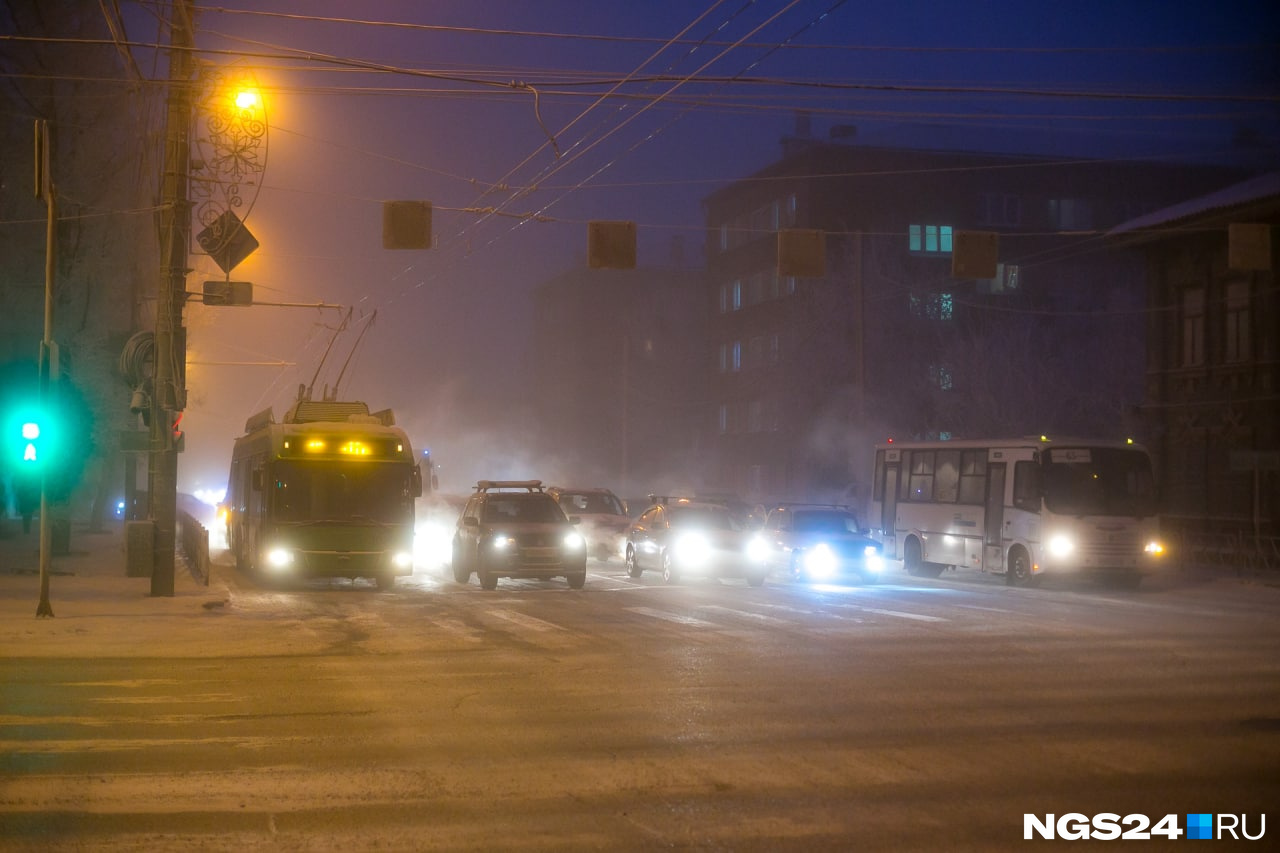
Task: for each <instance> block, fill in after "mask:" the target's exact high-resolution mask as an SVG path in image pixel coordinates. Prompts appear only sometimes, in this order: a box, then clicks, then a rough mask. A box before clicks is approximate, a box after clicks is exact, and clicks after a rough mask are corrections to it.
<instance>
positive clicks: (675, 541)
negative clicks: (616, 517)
mask: <svg viewBox="0 0 1280 853" xmlns="http://www.w3.org/2000/svg"><path fill="white" fill-rule="evenodd" d="M748 543H749V534H748V532H747V531H746V529H745V528H744V527H743V526H742V524H741V522H739V521H738V519H737V518H735V517H734V515H733V513H731V512H730V511H729V508H728V507H726V506H724V505H723V504H719V503H703V502H700V501H696V500H691V499H688V498H656V499H655V502H654V503H653V504H652V505H651V506H650V507H649V508H648V509H646V510H645V511H644V512H643V513H641V514H640V517H639V518H637V519H636V520H635V521H634V522H632V524H631V527H630V528H629V529H628V530H627V545H626V549H627V550H626V559H627V574H629V575H630V576H631V577H633V578H638V577H640V576H641V575H642V574H643V573H644V571H645V570H646V569H649V570H653V571H659V572H662V579H663V580H664V581H666V582H667V583H675V582H676V581H677V580H678V579H679V578H680V577H682V576H684V575H706V576H713V577H714V576H720V577H745V578H746V579H747V583H749V584H750V585H751V586H760V585H761V584H763V583H764V578H765V573H766V571H767V569H766V567H765V566H764V565H763V564H762V563H760V562H757V561H753V560H751V558H750V557H749V556H748V553H747V546H748Z"/></svg>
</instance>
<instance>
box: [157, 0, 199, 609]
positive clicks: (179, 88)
mask: <svg viewBox="0 0 1280 853" xmlns="http://www.w3.org/2000/svg"><path fill="white" fill-rule="evenodd" d="M193 10H194V0H175V2H174V4H173V19H172V21H171V22H170V37H169V95H168V109H167V113H166V116H165V135H164V140H165V141H164V174H163V176H162V183H161V193H162V194H161V224H160V266H161V269H160V284H159V288H158V291H157V299H156V331H155V365H154V380H155V381H154V386H155V387H154V392H153V393H152V396H151V436H150V438H151V447H150V458H149V464H148V472H147V475H148V491H149V498H150V506H151V519H152V521H153V523H154V526H155V529H154V540H153V542H154V545H153V551H152V557H153V559H152V565H151V594H152V595H153V596H156V595H168V596H172V595H173V569H174V548H175V543H176V538H177V537H176V533H175V528H176V526H177V514H178V513H177V506H178V447H177V442H176V436H175V435H174V422H175V420H176V418H177V413H178V412H181V411H182V410H183V409H184V408H186V396H187V390H186V386H185V378H186V358H187V347H186V334H185V331H186V330H185V329H184V328H183V326H182V307H183V305H184V303H185V302H186V293H187V247H188V245H189V244H190V239H191V238H190V230H191V203H190V201H189V200H188V198H187V176H188V173H189V170H190V161H191V141H190V138H189V135H190V132H191V86H192V74H191V69H192V65H193V61H192V48H193V47H194V46H195V39H194V36H193V33H192V18H193Z"/></svg>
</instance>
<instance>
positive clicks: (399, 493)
mask: <svg viewBox="0 0 1280 853" xmlns="http://www.w3.org/2000/svg"><path fill="white" fill-rule="evenodd" d="M273 474H274V483H273V485H274V489H273V492H274V505H273V509H274V515H275V518H276V519H277V520H278V521H281V522H284V523H286V524H287V523H297V522H314V521H324V522H331V523H369V522H375V523H378V524H403V523H405V522H408V521H411V520H412V512H413V498H412V497H411V491H410V472H409V469H408V467H407V466H404V465H388V464H379V463H369V462H356V461H353V462H349V463H346V462H344V463H339V464H335V463H334V462H332V461H327V462H318V461H307V460H298V461H292V460H289V461H280V462H277V463H276V465H275V467H274V470H273Z"/></svg>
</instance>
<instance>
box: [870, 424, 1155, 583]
mask: <svg viewBox="0 0 1280 853" xmlns="http://www.w3.org/2000/svg"><path fill="white" fill-rule="evenodd" d="M869 521H870V523H871V524H872V525H873V526H875V528H876V534H877V537H878V538H879V539H880V541H881V543H882V546H883V548H884V554H885V556H886V558H890V559H897V560H901V561H902V562H903V565H904V568H905V569H906V570H907V571H908V572H910V573H911V574H914V575H923V576H931V577H937V576H938V575H939V574H941V573H942V571H943V570H944V569H946V568H973V569H978V570H980V571H984V572H993V573H997V574H1003V575H1004V576H1005V580H1006V582H1007V583H1009V584H1033V583H1036V582H1038V581H1039V580H1040V578H1041V577H1042V576H1043V575H1044V574H1045V573H1058V572H1066V571H1084V572H1097V573H1104V574H1107V575H1109V576H1111V577H1113V578H1115V579H1116V580H1118V581H1120V582H1123V583H1128V584H1131V585H1132V584H1136V583H1138V582H1139V580H1140V579H1141V578H1142V576H1143V574H1145V573H1147V572H1149V571H1151V570H1152V569H1154V568H1156V567H1157V566H1159V565H1160V564H1161V562H1162V560H1163V558H1164V550H1165V549H1164V546H1163V545H1162V544H1161V539H1160V535H1159V534H1160V523H1159V517H1158V515H1157V512H1156V490H1155V478H1154V476H1153V473H1152V467H1151V458H1150V456H1149V455H1148V453H1147V451H1146V450H1144V449H1143V448H1142V447H1140V446H1139V445H1136V444H1134V443H1132V442H1131V441H1114V442H1108V441H1085V440H1078V439H1057V440H1052V441H1051V440H1049V439H1048V438H1045V437H1040V438H1029V439H1005V440H954V441H922V442H902V443H894V442H890V443H886V444H880V445H877V446H876V455H875V474H874V481H873V483H872V504H871V511H870V518H869Z"/></svg>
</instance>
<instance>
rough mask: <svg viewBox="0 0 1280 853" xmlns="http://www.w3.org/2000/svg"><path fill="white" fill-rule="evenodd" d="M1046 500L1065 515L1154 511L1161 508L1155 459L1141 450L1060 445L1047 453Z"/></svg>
mask: <svg viewBox="0 0 1280 853" xmlns="http://www.w3.org/2000/svg"><path fill="white" fill-rule="evenodd" d="M1046 456H1047V460H1046V462H1045V465H1044V503H1045V506H1046V507H1048V508H1049V510H1051V511H1052V512H1058V513H1063V514H1065V515H1111V516H1115V515H1122V516H1148V515H1154V514H1155V511H1156V487H1155V478H1154V477H1153V476H1152V473H1151V460H1150V459H1149V458H1148V457H1147V455H1146V454H1145V453H1143V452H1142V451H1139V450H1121V449H1117V448H1101V447H1090V448H1058V447H1055V448H1053V449H1052V450H1050V451H1049V453H1048V454H1046Z"/></svg>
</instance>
